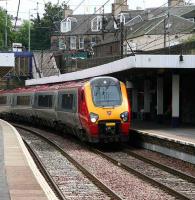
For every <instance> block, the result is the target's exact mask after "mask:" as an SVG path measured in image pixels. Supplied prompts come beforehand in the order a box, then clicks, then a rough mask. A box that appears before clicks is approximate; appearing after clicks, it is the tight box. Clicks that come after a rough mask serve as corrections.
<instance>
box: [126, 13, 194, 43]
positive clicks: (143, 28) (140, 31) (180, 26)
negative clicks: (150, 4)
mask: <svg viewBox="0 0 195 200" xmlns="http://www.w3.org/2000/svg"><path fill="white" fill-rule="evenodd" d="M164 20H166V25H165V26H166V31H167V32H169V34H177V33H186V34H188V33H191V32H192V31H193V30H194V28H195V23H194V22H191V21H189V20H187V19H185V18H182V17H179V16H174V15H170V16H169V18H167V15H164V16H162V17H157V18H153V19H150V20H144V21H142V22H140V23H138V24H135V25H134V26H131V27H130V28H128V31H127V32H128V34H127V38H128V39H129V38H135V37H139V36H142V35H163V34H164V32H165V30H164Z"/></svg>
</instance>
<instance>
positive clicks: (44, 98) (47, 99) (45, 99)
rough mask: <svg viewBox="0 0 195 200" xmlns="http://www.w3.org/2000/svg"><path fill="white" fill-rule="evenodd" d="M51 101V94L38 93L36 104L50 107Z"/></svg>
mask: <svg viewBox="0 0 195 200" xmlns="http://www.w3.org/2000/svg"><path fill="white" fill-rule="evenodd" d="M52 101H53V95H39V96H38V106H39V107H45V108H51V107H52Z"/></svg>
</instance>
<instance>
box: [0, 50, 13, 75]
mask: <svg viewBox="0 0 195 200" xmlns="http://www.w3.org/2000/svg"><path fill="white" fill-rule="evenodd" d="M14 67H15V57H14V53H0V78H3V77H5V76H6V74H8V73H9V72H10V71H11V70H13V68H14Z"/></svg>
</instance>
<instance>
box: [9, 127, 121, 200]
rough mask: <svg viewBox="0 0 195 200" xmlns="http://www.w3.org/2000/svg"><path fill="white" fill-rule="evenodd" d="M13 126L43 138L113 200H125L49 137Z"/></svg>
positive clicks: (25, 128)
mask: <svg viewBox="0 0 195 200" xmlns="http://www.w3.org/2000/svg"><path fill="white" fill-rule="evenodd" d="M13 126H15V127H17V128H19V129H23V130H25V131H28V132H30V133H32V134H34V135H36V136H38V137H40V138H42V139H43V140H45V141H46V142H48V143H49V144H51V145H52V146H53V147H54V148H56V149H57V150H58V151H59V152H61V154H62V155H63V156H64V157H66V158H67V159H68V160H69V162H71V163H72V164H73V165H74V166H75V167H76V168H77V169H78V170H80V171H81V172H82V173H83V174H84V175H85V176H86V177H87V178H88V179H89V180H90V181H91V182H93V183H94V184H95V185H96V186H97V187H98V188H99V189H101V191H103V192H104V193H105V194H107V195H108V196H109V197H110V198H111V199H112V200H122V199H123V198H122V197H120V196H119V195H117V194H116V193H115V192H114V191H113V190H111V189H110V188H108V187H107V186H106V185H105V184H104V183H102V182H101V181H100V180H99V179H98V178H97V177H96V176H94V175H93V174H91V173H90V172H89V170H88V169H86V168H84V167H83V166H82V165H81V164H79V163H78V162H77V161H76V160H75V159H74V158H72V157H71V156H70V155H69V154H68V153H66V152H65V151H64V150H63V149H62V148H61V147H60V146H59V145H58V144H57V143H56V142H55V141H51V140H49V139H48V138H47V137H44V136H43V135H40V134H39V133H38V132H37V131H34V130H30V129H28V128H27V127H23V126H21V125H18V124H17V125H16V124H13Z"/></svg>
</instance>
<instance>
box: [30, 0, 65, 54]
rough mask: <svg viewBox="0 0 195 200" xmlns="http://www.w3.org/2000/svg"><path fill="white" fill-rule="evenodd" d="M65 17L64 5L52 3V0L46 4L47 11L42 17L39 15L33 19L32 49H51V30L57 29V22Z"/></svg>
mask: <svg viewBox="0 0 195 200" xmlns="http://www.w3.org/2000/svg"><path fill="white" fill-rule="evenodd" d="M62 19H63V5H56V4H54V5H52V3H51V2H49V3H47V4H46V5H45V13H44V14H43V17H42V18H41V19H40V18H39V16H37V18H36V19H34V20H33V27H32V31H31V49H32V50H40V49H49V48H50V46H51V45H50V37H51V32H52V31H54V30H56V28H57V27H56V22H59V21H61V20H62Z"/></svg>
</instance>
